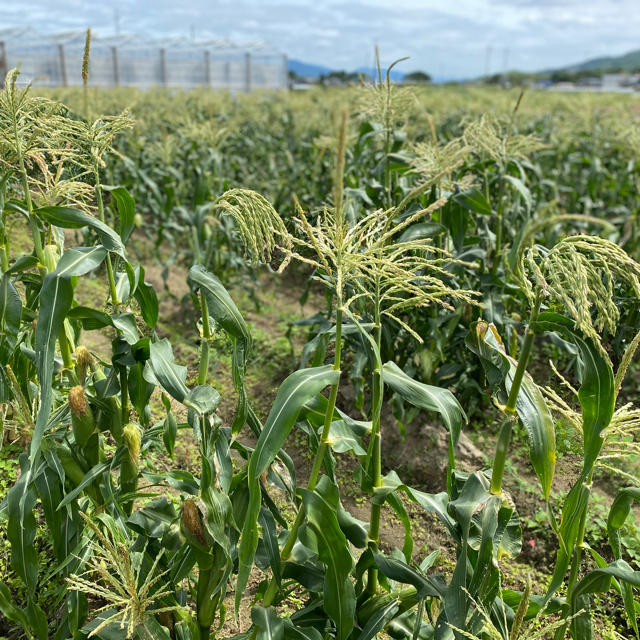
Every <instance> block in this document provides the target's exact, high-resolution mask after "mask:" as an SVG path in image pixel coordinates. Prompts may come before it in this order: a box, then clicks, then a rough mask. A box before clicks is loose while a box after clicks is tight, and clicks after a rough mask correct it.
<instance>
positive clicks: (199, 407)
mask: <svg viewBox="0 0 640 640" xmlns="http://www.w3.org/2000/svg"><path fill="white" fill-rule="evenodd" d="M221 400H222V398H221V397H220V394H219V393H218V392H217V391H216V390H215V389H214V388H213V387H210V386H209V385H200V386H197V387H195V388H194V389H192V390H191V391H189V393H188V394H187V395H186V396H185V398H184V400H183V403H184V406H185V407H189V408H191V409H194V410H195V411H197V412H198V413H199V414H200V415H208V414H210V413H213V412H214V411H215V410H216V409H217V408H218V405H219V404H220V401H221Z"/></svg>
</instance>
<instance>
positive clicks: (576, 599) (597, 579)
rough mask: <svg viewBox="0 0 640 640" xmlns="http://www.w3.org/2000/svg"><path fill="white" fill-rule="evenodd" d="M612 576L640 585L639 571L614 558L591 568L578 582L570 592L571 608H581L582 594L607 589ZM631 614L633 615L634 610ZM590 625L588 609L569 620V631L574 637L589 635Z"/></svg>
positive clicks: (590, 633) (590, 634)
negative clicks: (609, 561)
mask: <svg viewBox="0 0 640 640" xmlns="http://www.w3.org/2000/svg"><path fill="white" fill-rule="evenodd" d="M612 578H616V579H617V580H620V581H621V582H624V583H626V584H628V585H632V586H634V587H640V571H634V570H633V569H632V568H631V567H630V566H629V565H628V564H627V563H626V562H625V561H624V560H616V561H615V562H612V563H611V564H610V565H609V566H608V567H604V568H598V569H593V570H592V571H590V572H589V573H587V575H586V576H585V577H584V578H582V580H580V582H578V584H577V585H576V586H575V588H574V590H573V593H572V594H571V607H572V610H573V611H578V610H579V609H580V608H581V607H580V606H579V603H580V602H581V599H582V598H583V597H584V596H587V595H589V594H591V593H604V592H606V591H608V590H609V588H610V586H611V579H612ZM632 615H633V616H634V617H635V612H634V613H633V614H632ZM591 627H592V625H591V615H590V613H589V611H586V612H584V613H582V614H580V615H579V616H577V617H576V618H574V619H573V620H572V621H571V632H572V635H573V637H574V638H576V639H578V638H588V637H591V636H592V634H593V630H592V628H591ZM634 630H635V629H634Z"/></svg>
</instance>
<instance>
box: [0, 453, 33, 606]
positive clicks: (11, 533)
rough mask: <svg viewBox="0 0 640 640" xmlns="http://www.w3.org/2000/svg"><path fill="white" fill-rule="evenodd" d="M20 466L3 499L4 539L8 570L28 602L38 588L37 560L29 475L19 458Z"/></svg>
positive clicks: (25, 462) (23, 460)
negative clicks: (8, 553) (8, 549)
mask: <svg viewBox="0 0 640 640" xmlns="http://www.w3.org/2000/svg"><path fill="white" fill-rule="evenodd" d="M20 466H21V474H20V479H19V480H18V482H17V483H16V484H15V485H14V486H13V487H12V488H11V490H10V491H9V494H8V496H7V511H8V515H9V518H8V521H7V538H8V539H9V542H10V543H11V566H12V568H13V570H14V571H15V572H16V574H17V575H18V577H19V578H20V579H21V580H22V582H23V583H24V585H25V586H26V588H27V594H28V596H29V600H30V601H31V600H32V599H33V598H34V597H35V592H36V586H37V584H38V556H37V553H36V550H35V547H34V544H33V541H34V540H35V536H36V519H35V516H34V515H33V508H34V507H35V504H36V498H37V496H36V492H35V488H34V487H33V485H32V484H31V483H30V479H31V478H30V475H31V474H30V470H29V468H28V467H29V462H28V460H27V459H26V456H23V457H22V459H21V461H20Z"/></svg>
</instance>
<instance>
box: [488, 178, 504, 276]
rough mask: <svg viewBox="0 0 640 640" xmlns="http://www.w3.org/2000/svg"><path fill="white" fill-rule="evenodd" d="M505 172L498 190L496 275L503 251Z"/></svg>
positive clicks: (494, 261)
mask: <svg viewBox="0 0 640 640" xmlns="http://www.w3.org/2000/svg"><path fill="white" fill-rule="evenodd" d="M504 185H505V179H504V172H502V173H500V186H499V188H498V207H497V226H496V246H495V253H494V256H493V264H492V267H491V269H492V271H493V273H495V272H496V271H497V269H498V263H499V261H500V250H501V249H502V218H503V216H504Z"/></svg>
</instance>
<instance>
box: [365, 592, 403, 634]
mask: <svg viewBox="0 0 640 640" xmlns="http://www.w3.org/2000/svg"><path fill="white" fill-rule="evenodd" d="M398 611H400V599H399V598H396V599H393V600H391V602H388V603H387V602H385V604H384V605H382V606H380V607H378V608H377V609H376V610H375V611H374V612H373V614H372V615H370V616H369V618H368V619H367V622H366V624H365V625H364V627H363V629H362V631H361V632H360V633H359V634H358V635H357V637H356V640H371V638H373V637H374V636H375V635H376V634H377V633H378V632H379V631H381V630H382V629H383V628H384V626H385V625H386V624H388V623H389V622H390V621H391V620H393V619H394V618H395V617H396V615H397V613H398Z"/></svg>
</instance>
